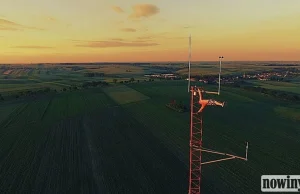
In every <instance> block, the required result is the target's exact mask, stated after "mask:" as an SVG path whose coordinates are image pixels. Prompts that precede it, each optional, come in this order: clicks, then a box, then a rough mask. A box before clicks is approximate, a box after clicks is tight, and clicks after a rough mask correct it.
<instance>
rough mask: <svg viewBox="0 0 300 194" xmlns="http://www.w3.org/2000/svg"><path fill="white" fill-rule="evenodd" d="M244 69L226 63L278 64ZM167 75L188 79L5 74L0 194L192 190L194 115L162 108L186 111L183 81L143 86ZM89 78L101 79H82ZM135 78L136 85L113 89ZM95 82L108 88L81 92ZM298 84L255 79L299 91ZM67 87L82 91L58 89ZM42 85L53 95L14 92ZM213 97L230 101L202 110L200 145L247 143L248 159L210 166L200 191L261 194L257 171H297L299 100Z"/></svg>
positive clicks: (77, 72) (237, 94) (127, 72)
mask: <svg viewBox="0 0 300 194" xmlns="http://www.w3.org/2000/svg"><path fill="white" fill-rule="evenodd" d="M195 65H197V66H198V67H195V68H194V70H195V71H194V73H195V74H198V73H201V74H216V73H217V72H218V63H215V62H207V63H203V64H202V65H201V66H199V64H195ZM243 65H244V66H243V67H241V64H240V63H235V62H227V63H225V66H224V72H225V73H238V72H243V71H248V70H249V71H252V70H258V69H260V68H272V67H270V66H264V65H265V63H258V64H256V63H252V62H248V63H246V62H245V63H243ZM0 67H1V66H0ZM75 67H76V68H77V69H76V68H75ZM184 68H185V69H184ZM168 71H172V72H180V73H182V74H185V73H186V66H185V64H183V63H179V64H174V65H170V64H163V63H162V64H146V65H113V66H112V68H109V66H107V65H97V64H96V65H81V66H80V65H51V64H48V65H46V64H45V65H32V66H30V65H28V66H26V68H23V67H22V66H5V68H2V69H1V68H0V94H1V95H2V96H3V97H4V100H3V101H0V193H1V194H2V193H4V194H6V193H9V194H10V193H32V194H35V193H46V194H47V193H49V194H53V193H70V194H73V193H82V194H86V193H128V194H132V193H153V194H156V193H178V194H182V193H187V192H188V172H189V133H190V131H189V129H190V126H189V124H190V113H189V112H185V113H178V112H176V111H174V110H172V109H169V108H167V107H166V106H165V105H166V104H167V103H169V102H170V101H172V100H176V101H177V102H180V101H182V102H183V103H184V104H185V105H186V106H187V107H189V103H190V102H189V100H190V96H189V94H188V92H187V82H186V81H183V80H179V81H175V80H169V81H167V80H165V81H161V80H155V81H151V82H150V81H143V79H144V80H147V79H145V78H144V77H143V74H149V73H159V72H162V73H165V72H168ZM4 72H6V74H4ZM87 72H97V73H105V76H104V77H85V76H84V73H87ZM132 77H133V78H134V79H135V80H138V79H139V80H140V81H139V82H137V81H135V82H134V83H129V84H120V83H116V84H115V83H112V82H113V79H117V80H118V82H119V81H125V80H129V79H130V78H132ZM93 81H108V82H109V83H110V85H109V86H97V87H90V88H83V87H80V86H81V85H82V83H84V82H93ZM299 81H300V79H299V77H294V78H293V80H292V81H291V82H289V83H287V82H272V81H251V83H253V84H254V85H256V86H261V87H264V88H268V89H274V90H282V91H287V92H293V93H298V94H300V93H299V88H300V87H299V83H300V82H299ZM195 84H196V85H198V86H199V85H200V83H196V82H192V85H195ZM70 86H78V89H77V90H70V89H67V91H64V92H63V91H61V90H62V89H63V88H69V87H70ZM202 86H204V87H205V89H207V90H209V91H216V90H217V87H216V86H214V85H202ZM44 88H51V90H53V89H56V90H57V92H49V93H45V94H42V95H37V96H22V97H20V98H17V99H16V98H15V96H14V95H15V94H19V93H20V92H24V91H28V90H31V91H35V90H40V89H44ZM10 95H11V98H9V96H10ZM207 97H208V98H214V99H216V100H219V101H226V106H225V107H224V108H220V107H207V108H206V109H205V111H204V116H203V119H204V120H203V121H204V131H203V133H204V139H203V141H204V147H207V148H211V149H215V150H219V151H221V152H227V153H232V154H236V155H239V156H244V154H245V141H248V142H249V155H248V159H249V160H248V161H247V162H245V161H241V160H231V161H225V162H222V163H216V164H210V165H207V166H206V165H204V166H203V179H202V188H201V191H202V192H203V193H206V194H213V193H218V194H222V193H224V194H227V193H239V194H257V193H260V192H261V191H260V178H261V175H267V174H274V175H276V174H299V173H300V165H299V164H300V154H299V153H300V152H299V148H300V117H299V115H300V104H299V103H297V102H289V101H282V100H280V99H278V98H274V97H271V96H265V95H263V94H261V93H259V92H253V91H247V90H244V89H241V88H234V87H229V86H225V85H224V86H222V90H221V95H220V96H213V95H208V96H207ZM211 159H216V158H215V156H213V155H210V154H205V155H204V156H203V160H204V161H207V160H211Z"/></svg>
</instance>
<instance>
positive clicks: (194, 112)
mask: <svg viewBox="0 0 300 194" xmlns="http://www.w3.org/2000/svg"><path fill="white" fill-rule="evenodd" d="M223 58H224V57H223V56H220V57H219V60H220V72H219V89H218V92H208V91H204V89H203V88H199V87H197V86H192V87H191V88H190V91H191V103H190V110H191V113H190V161H189V164H190V165H189V192H188V194H200V186H201V171H202V165H204V164H211V163H216V162H221V161H226V160H233V159H240V160H244V161H248V148H249V145H248V142H246V154H245V157H240V156H237V155H233V154H229V153H224V152H219V151H215V150H211V149H207V148H204V147H203V142H202V138H203V120H202V115H203V112H199V111H201V109H202V111H203V108H202V105H201V109H200V103H201V101H202V100H205V99H203V97H202V92H205V93H209V94H218V95H220V88H221V87H220V86H221V68H222V59H223ZM189 64H190V63H189ZM189 67H190V65H189ZM189 75H190V68H189ZM189 81H190V79H189ZM189 86H190V83H189ZM197 93H198V94H199V95H197ZM213 101H214V100H213ZM211 105H219V106H220V105H221V106H222V107H223V106H224V103H220V102H216V101H215V102H214V103H212V104H211ZM202 152H207V153H210V154H218V155H222V156H224V158H222V159H218V160H211V161H206V162H202Z"/></svg>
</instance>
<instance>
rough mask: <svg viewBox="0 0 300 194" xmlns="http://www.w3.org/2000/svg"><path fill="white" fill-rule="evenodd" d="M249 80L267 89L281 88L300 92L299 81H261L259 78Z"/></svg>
mask: <svg viewBox="0 0 300 194" xmlns="http://www.w3.org/2000/svg"><path fill="white" fill-rule="evenodd" d="M249 82H250V83H254V84H255V85H258V86H260V87H263V88H267V89H273V90H281V91H285V92H292V93H296V94H300V87H299V83H297V82H277V81H259V80H253V81H249Z"/></svg>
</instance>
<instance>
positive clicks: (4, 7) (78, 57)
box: [0, 0, 300, 63]
mask: <svg viewBox="0 0 300 194" xmlns="http://www.w3.org/2000/svg"><path fill="white" fill-rule="evenodd" d="M189 34H191V35H192V60H195V61H196V60H197V61H201V60H202V61H207V60H218V56H219V55H224V57H225V59H226V60H231V61H232V60H239V61H241V60H242V61H245V60H252V61H253V60H256V61H257V60H259V61H261V60H280V61H287V60H294V61H295V60H296V61H299V60H300V0H187V1H183V0H177V1H175V0H151V1H150V0H149V1H138V0H49V1H45V0H1V3H0V63H36V62H101V61H103V62H105V61H107V62H109V61H115V62H118V61H178V60H179V61H186V60H187V58H188V36H189Z"/></svg>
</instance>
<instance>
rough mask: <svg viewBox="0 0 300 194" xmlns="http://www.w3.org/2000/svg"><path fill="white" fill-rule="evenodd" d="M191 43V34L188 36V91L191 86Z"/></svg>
mask: <svg viewBox="0 0 300 194" xmlns="http://www.w3.org/2000/svg"><path fill="white" fill-rule="evenodd" d="M191 44H192V37H191V35H190V36H189V75H188V77H189V78H188V79H189V80H188V92H190V87H191V55H192V54H191V52H192V50H191V49H192V48H191Z"/></svg>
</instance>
